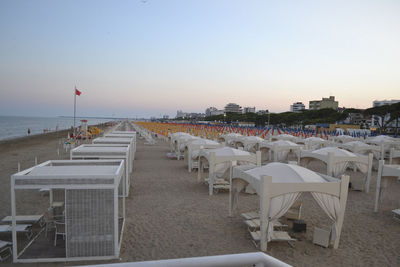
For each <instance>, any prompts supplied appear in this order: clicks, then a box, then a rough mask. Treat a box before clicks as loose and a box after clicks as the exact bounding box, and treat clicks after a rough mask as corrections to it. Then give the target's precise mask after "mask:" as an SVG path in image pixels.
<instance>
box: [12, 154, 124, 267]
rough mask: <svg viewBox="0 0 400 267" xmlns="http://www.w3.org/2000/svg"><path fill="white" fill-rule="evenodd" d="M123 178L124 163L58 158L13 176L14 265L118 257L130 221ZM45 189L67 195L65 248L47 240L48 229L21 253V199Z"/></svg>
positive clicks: (64, 205) (64, 200)
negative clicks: (18, 201)
mask: <svg viewBox="0 0 400 267" xmlns="http://www.w3.org/2000/svg"><path fill="white" fill-rule="evenodd" d="M123 176H124V162H123V160H85V161H84V160H54V161H47V162H44V163H41V164H39V165H36V166H34V167H32V168H30V169H26V170H23V171H21V172H19V173H16V174H14V175H12V176H11V216H12V228H13V231H12V238H13V258H14V262H66V261H82V260H109V259H118V257H119V251H120V247H121V240H122V235H123V229H124V223H125V198H124V197H122V198H118V188H119V184H120V181H121V180H122V179H123ZM44 187H45V188H49V189H50V190H62V191H63V192H64V199H63V208H64V209H65V210H64V212H63V221H62V222H60V223H62V224H63V225H64V229H65V232H64V234H65V246H61V247H58V246H57V247H56V246H54V244H53V242H52V241H49V239H48V238H47V237H45V233H44V232H45V228H41V230H40V231H39V233H38V234H37V235H36V236H35V237H34V238H33V239H32V240H31V241H30V242H29V243H28V245H27V246H26V247H25V248H23V249H22V250H19V249H18V248H19V246H18V239H17V232H16V226H17V224H16V220H17V216H18V207H17V204H16V196H20V195H22V196H23V191H24V190H37V189H41V188H44ZM17 192H21V193H18V194H17ZM56 238H57V237H56ZM60 252H61V253H60Z"/></svg>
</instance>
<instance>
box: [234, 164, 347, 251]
mask: <svg viewBox="0 0 400 267" xmlns="http://www.w3.org/2000/svg"><path fill="white" fill-rule="evenodd" d="M231 179H232V182H231V185H232V186H231V189H230V197H229V200H230V201H229V214H230V215H232V212H233V210H234V209H235V208H236V207H237V202H238V196H239V192H241V191H242V190H243V189H244V188H245V187H246V186H248V185H251V186H252V188H254V189H255V190H256V192H257V195H258V196H259V198H260V231H259V233H258V236H259V237H260V247H261V250H262V251H267V243H268V242H269V241H272V240H273V236H274V223H276V222H277V221H278V219H279V218H280V217H282V216H283V215H284V214H285V213H286V212H287V211H288V210H289V208H290V207H291V206H292V205H293V203H295V201H296V200H297V199H298V197H299V196H300V194H301V193H302V192H310V193H311V194H312V196H313V197H314V199H315V200H316V201H317V203H318V204H319V206H320V207H321V208H322V209H323V210H324V212H325V213H326V214H327V215H328V217H329V218H330V219H331V220H332V221H333V225H332V241H334V245H333V247H334V248H335V249H336V248H338V246H339V240H340V233H341V230H342V224H343V219H344V212H345V208H346V201H347V194H348V183H349V177H348V176H345V175H343V176H342V179H341V180H339V179H335V178H333V177H330V176H327V175H321V174H318V173H315V172H313V171H310V170H308V169H305V168H303V167H300V166H297V165H291V164H284V163H279V162H274V163H270V164H267V165H265V166H262V167H256V168H251V167H249V166H238V167H234V168H233V171H232V178H231Z"/></svg>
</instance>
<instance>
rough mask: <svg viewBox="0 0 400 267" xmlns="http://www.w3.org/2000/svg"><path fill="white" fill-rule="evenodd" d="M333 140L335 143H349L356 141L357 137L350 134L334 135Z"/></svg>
mask: <svg viewBox="0 0 400 267" xmlns="http://www.w3.org/2000/svg"><path fill="white" fill-rule="evenodd" d="M332 141H334V142H335V143H347V142H351V141H356V139H355V138H354V137H352V136H350V135H338V136H334V137H332Z"/></svg>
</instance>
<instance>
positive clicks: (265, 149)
mask: <svg viewBox="0 0 400 267" xmlns="http://www.w3.org/2000/svg"><path fill="white" fill-rule="evenodd" d="M300 148H301V145H298V144H296V143H293V142H291V141H287V140H278V141H272V142H265V143H262V144H260V151H261V155H262V159H263V161H264V160H272V161H275V162H276V161H285V160H287V158H288V155H289V153H290V152H294V153H295V154H296V155H298V154H299V151H300ZM267 155H268V157H267Z"/></svg>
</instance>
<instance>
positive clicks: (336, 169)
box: [332, 161, 349, 178]
mask: <svg viewBox="0 0 400 267" xmlns="http://www.w3.org/2000/svg"><path fill="white" fill-rule="evenodd" d="M348 166H349V162H347V161H345V162H338V163H336V164H335V165H334V166H333V170H332V171H333V177H337V178H340V176H342V175H343V174H344V172H345V171H346V169H347V167H348Z"/></svg>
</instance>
